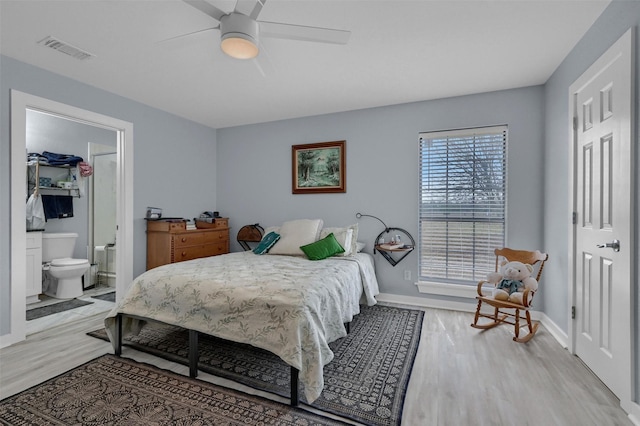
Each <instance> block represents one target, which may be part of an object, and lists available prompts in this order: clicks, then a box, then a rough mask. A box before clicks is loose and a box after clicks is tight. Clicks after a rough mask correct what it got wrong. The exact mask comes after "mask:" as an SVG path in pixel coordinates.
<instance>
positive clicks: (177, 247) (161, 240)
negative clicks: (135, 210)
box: [147, 218, 229, 270]
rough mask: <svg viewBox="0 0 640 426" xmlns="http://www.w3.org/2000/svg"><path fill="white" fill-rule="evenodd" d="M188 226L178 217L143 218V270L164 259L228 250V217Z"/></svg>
mask: <svg viewBox="0 0 640 426" xmlns="http://www.w3.org/2000/svg"><path fill="white" fill-rule="evenodd" d="M207 225H208V226H211V228H204V229H189V230H187V224H186V223H185V222H182V221H165V220H153V221H151V220H150V221H147V270H149V269H152V268H155V267H156V266H160V265H165V264H167V263H176V262H182V261H184V260H191V259H197V258H199V257H207V256H215V255H218V254H225V253H229V219H228V218H217V219H216V220H215V223H213V224H207Z"/></svg>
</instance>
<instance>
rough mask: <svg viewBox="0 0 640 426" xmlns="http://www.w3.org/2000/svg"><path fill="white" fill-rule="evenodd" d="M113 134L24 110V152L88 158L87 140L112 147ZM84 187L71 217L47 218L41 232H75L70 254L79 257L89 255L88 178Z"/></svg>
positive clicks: (49, 171) (45, 170)
mask: <svg viewBox="0 0 640 426" xmlns="http://www.w3.org/2000/svg"><path fill="white" fill-rule="evenodd" d="M116 136H117V135H116V132H114V131H113V130H107V129H102V128H99V127H95V126H90V125H87V124H83V123H78V122H75V121H71V120H66V119H64V118H60V117H55V116H52V115H49V114H42V113H39V112H36V111H27V152H37V153H42V152H44V151H48V152H56V153H59V154H73V155H77V156H80V157H82V158H83V159H84V160H85V161H88V149H89V142H95V143H100V144H102V145H108V146H113V147H115V146H116ZM66 174H67V171H66V170H61V169H55V168H49V167H40V175H41V176H47V177H56V176H60V175H62V176H64V175H66ZM54 181H55V180H54ZM85 188H86V191H85V195H83V196H81V197H78V198H73V217H71V218H66V219H49V220H48V221H47V223H46V224H45V232H75V233H77V234H78V239H77V240H76V246H75V250H74V253H73V256H74V257H76V258H79V259H89V258H90V257H88V254H87V245H88V238H89V202H88V201H89V197H88V196H86V194H88V191H89V185H88V180H85ZM42 193H43V194H45V193H46V194H49V195H66V194H65V193H60V192H52V191H46V190H43V191H42ZM114 232H115V231H114Z"/></svg>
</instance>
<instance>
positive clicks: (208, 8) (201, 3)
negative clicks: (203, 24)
mask: <svg viewBox="0 0 640 426" xmlns="http://www.w3.org/2000/svg"><path fill="white" fill-rule="evenodd" d="M182 1H183V2H185V3H187V4H188V5H190V6H193V7H195V8H196V9H198V10H199V11H201V12H204V13H205V14H207V15H209V16H211V17H212V18H213V19H215V20H216V21H219V20H220V18H222V17H223V16H224V15H228V13H226V12H224V11H222V10H220V9H218V8H217V7H215V6H214V5H212V4H211V3H208V2H206V1H205V0H182Z"/></svg>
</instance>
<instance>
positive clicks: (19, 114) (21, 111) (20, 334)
mask: <svg viewBox="0 0 640 426" xmlns="http://www.w3.org/2000/svg"><path fill="white" fill-rule="evenodd" d="M29 110H31V111H39V112H42V113H45V114H49V115H53V116H56V117H59V118H64V119H67V120H70V121H74V122H77V123H84V124H88V125H90V126H94V127H96V128H101V129H109V130H111V131H114V132H115V135H116V152H117V154H116V156H117V164H118V167H117V179H116V180H117V182H116V198H117V203H116V204H117V213H116V223H117V226H116V235H117V240H118V246H119V247H118V251H117V258H118V261H117V262H116V266H115V267H116V269H117V272H116V276H117V279H116V299H117V298H118V297H120V295H122V294H124V291H125V290H126V288H127V285H128V283H130V282H131V281H132V280H133V124H132V123H129V122H126V121H123V120H120V119H116V118H113V117H109V116H105V115H102V114H98V113H95V112H92V111H88V110H84V109H81V108H77V107H73V106H70V105H66V104H62V103H60V102H56V101H52V100H49V99H45V98H41V97H38V96H34V95H30V94H26V93H23V92H20V91H17V90H11V129H10V133H11V160H10V161H11V203H10V217H11V223H12V224H15V225H14V226H12V227H11V229H10V234H9V239H10V249H11V250H10V253H11V258H10V264H11V269H10V292H9V294H10V296H9V298H7V299H8V300H7V299H3V300H2V302H3V305H4V307H3V319H6V320H7V321H3V322H2V326H3V334H2V335H0V347H6V346H9V345H12V344H14V343H17V342H20V341H23V340H24V339H25V337H26V329H27V327H26V322H27V321H26V309H25V306H26V289H25V282H26V278H27V277H26V275H27V249H26V247H27V238H26V237H27V235H26V232H25V226H24V224H25V217H26V211H25V210H26V209H25V200H26V198H27V197H26V195H27V194H26V185H25V184H24V182H25V176H26V173H27V167H26V162H25V154H26V139H27V135H26V133H27V126H26V122H27V111H29ZM85 143H86V142H85ZM85 146H86V145H85ZM85 149H86V148H85ZM21 225H22V226H21ZM85 229H86V228H85ZM86 248H87V247H86V246H85V250H86ZM85 253H86V251H85ZM9 304H10V309H6V308H7V305H9ZM7 329H9V332H8V333H7V331H8V330H7Z"/></svg>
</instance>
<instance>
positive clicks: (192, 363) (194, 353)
mask: <svg viewBox="0 0 640 426" xmlns="http://www.w3.org/2000/svg"><path fill="white" fill-rule="evenodd" d="M197 376H198V332H197V331H196V330H189V377H191V378H192V379H193V378H195V377H197Z"/></svg>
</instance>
